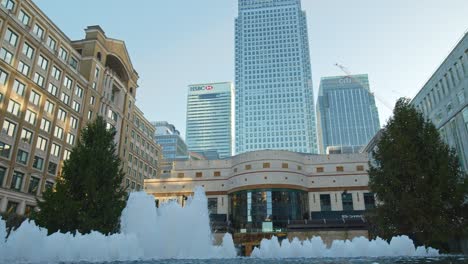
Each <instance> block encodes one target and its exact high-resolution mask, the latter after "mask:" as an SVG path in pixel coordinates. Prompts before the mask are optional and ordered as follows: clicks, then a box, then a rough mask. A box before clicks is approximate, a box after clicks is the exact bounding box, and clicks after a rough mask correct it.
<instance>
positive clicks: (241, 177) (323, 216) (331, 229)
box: [145, 150, 375, 254]
mask: <svg viewBox="0 0 468 264" xmlns="http://www.w3.org/2000/svg"><path fill="white" fill-rule="evenodd" d="M367 169H368V158H367V154H365V153H354V154H330V155H315V154H304V153H295V152H289V151H282V150H261V151H252V152H248V153H243V154H239V155H236V156H233V157H231V158H227V159H223V160H197V161H194V160H188V161H182V162H177V163H176V164H175V165H174V167H173V168H172V170H171V171H168V172H166V173H165V174H166V175H161V178H160V179H148V180H145V191H146V192H147V193H150V194H153V195H154V197H155V198H156V199H157V201H158V202H159V203H161V202H164V201H167V200H176V201H179V202H180V203H181V204H183V203H184V200H185V199H186V197H187V196H190V195H192V194H193V190H194V188H195V187H196V186H202V187H204V189H205V192H206V195H207V198H208V207H209V210H210V213H211V217H210V218H211V223H212V226H216V230H214V231H215V232H221V233H222V232H227V231H219V230H227V229H226V225H228V228H229V231H230V232H231V233H232V235H233V237H234V241H235V242H236V243H237V244H241V245H243V246H245V247H251V246H252V245H258V244H259V243H260V240H261V239H262V238H264V235H265V236H268V234H270V235H272V233H275V235H282V236H283V237H285V236H287V237H289V238H293V237H298V238H300V239H301V240H302V239H304V238H310V237H311V236H313V235H320V236H321V237H322V238H323V239H324V240H325V241H327V242H331V240H333V239H338V238H340V239H352V238H353V237H355V236H367V224H366V223H365V222H364V221H363V220H362V219H363V215H364V212H365V210H368V209H371V208H374V206H375V198H374V194H373V193H371V192H370V191H369V187H368V182H369V176H368V174H367V172H366V170H367ZM223 225H224V229H223ZM262 233H263V234H262ZM246 254H248V253H247V252H246Z"/></svg>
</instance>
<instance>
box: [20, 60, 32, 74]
mask: <svg viewBox="0 0 468 264" xmlns="http://www.w3.org/2000/svg"><path fill="white" fill-rule="evenodd" d="M29 69H30V67H29V65H28V64H26V63H24V62H23V61H19V62H18V71H19V72H21V73H22V74H24V75H28V74H29Z"/></svg>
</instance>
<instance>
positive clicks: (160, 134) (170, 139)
mask: <svg viewBox="0 0 468 264" xmlns="http://www.w3.org/2000/svg"><path fill="white" fill-rule="evenodd" d="M152 124H153V126H154V127H155V128H156V131H155V135H154V138H155V140H156V143H158V144H159V145H160V146H161V148H162V156H163V159H164V160H165V161H173V160H180V159H188V158H189V156H188V151H187V145H186V144H185V141H184V140H183V139H182V137H181V136H180V132H179V130H177V129H176V128H175V126H174V125H173V124H169V123H168V122H166V121H158V122H152Z"/></svg>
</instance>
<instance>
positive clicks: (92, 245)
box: [0, 187, 438, 263]
mask: <svg viewBox="0 0 468 264" xmlns="http://www.w3.org/2000/svg"><path fill="white" fill-rule="evenodd" d="M5 236H6V228H5V222H4V221H3V220H0V237H1V238H3V237H5ZM437 255H438V251H437V250H434V249H432V248H425V247H418V248H415V246H414V244H413V241H411V240H410V239H409V238H408V237H406V236H401V237H395V238H393V239H392V240H391V241H390V243H387V242H386V241H384V240H382V239H376V240H372V241H369V240H368V239H366V238H364V237H359V238H355V239H353V240H351V241H349V240H346V241H338V240H337V241H334V242H333V243H332V245H331V247H329V248H327V246H326V245H325V244H324V243H323V241H322V240H321V238H319V237H314V238H312V239H310V240H305V241H303V242H301V241H299V240H298V239H297V238H296V239H293V240H292V241H291V242H290V241H288V240H283V241H282V242H281V243H280V242H279V241H278V239H277V238H276V237H273V238H272V239H270V240H266V239H264V240H263V241H262V242H261V245H260V248H256V249H255V250H254V251H253V253H252V257H254V258H315V257H358V256H359V257H377V256H437ZM236 256H237V254H236V250H235V247H234V243H233V239H232V237H231V235H230V234H229V233H227V234H226V235H225V236H224V238H223V241H222V244H221V245H219V246H215V245H213V236H212V233H211V230H210V226H209V214H208V208H207V198H206V196H205V193H204V190H203V189H202V188H201V187H198V188H196V189H195V194H194V196H192V197H189V198H188V200H187V203H186V205H185V206H184V207H183V208H182V207H181V206H180V205H179V204H178V203H177V202H175V201H172V202H168V203H164V204H162V205H161V206H160V207H159V208H156V207H155V202H154V197H153V196H151V195H148V194H146V193H144V192H135V193H131V194H130V197H129V199H128V202H127V207H126V208H125V209H124V210H123V212H122V217H121V232H120V233H118V234H114V235H110V236H105V235H103V234H101V233H98V232H92V233H90V234H86V235H82V234H76V235H75V236H74V235H72V234H70V233H67V234H62V233H55V234H52V235H50V236H47V231H46V230H45V229H42V228H39V227H37V226H36V225H35V224H34V222H32V221H31V222H26V221H25V222H24V223H23V224H22V225H21V226H20V227H19V228H18V229H17V230H15V231H12V233H11V234H10V236H9V238H8V239H7V240H4V239H1V240H0V262H1V263H4V262H16V261H19V262H77V261H90V262H107V261H138V260H158V259H159V260H161V259H213V258H231V259H232V258H235V257H236Z"/></svg>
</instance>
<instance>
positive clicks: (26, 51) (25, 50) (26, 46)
mask: <svg viewBox="0 0 468 264" xmlns="http://www.w3.org/2000/svg"><path fill="white" fill-rule="evenodd" d="M23 54H24V55H26V57H28V59H30V60H32V58H33V56H34V49H33V47H31V45H29V44H28V43H27V42H25V43H24V44H23Z"/></svg>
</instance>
